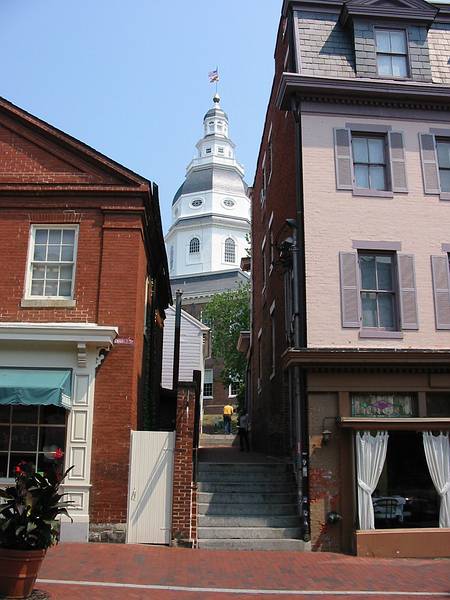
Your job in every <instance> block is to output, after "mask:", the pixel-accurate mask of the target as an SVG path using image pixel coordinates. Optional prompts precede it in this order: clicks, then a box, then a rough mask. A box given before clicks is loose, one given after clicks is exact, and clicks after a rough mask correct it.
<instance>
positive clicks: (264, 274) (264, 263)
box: [261, 236, 267, 294]
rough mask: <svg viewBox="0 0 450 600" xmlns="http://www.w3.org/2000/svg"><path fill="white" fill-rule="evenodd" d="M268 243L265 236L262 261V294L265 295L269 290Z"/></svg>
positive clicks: (262, 246) (262, 245)
mask: <svg viewBox="0 0 450 600" xmlns="http://www.w3.org/2000/svg"><path fill="white" fill-rule="evenodd" d="M266 242H267V236H264V239H263V241H262V244H261V260H262V269H261V270H262V284H263V285H262V289H261V294H265V292H266V288H267V256H266Z"/></svg>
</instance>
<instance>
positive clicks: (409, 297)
mask: <svg viewBox="0 0 450 600" xmlns="http://www.w3.org/2000/svg"><path fill="white" fill-rule="evenodd" d="M397 258H398V279H399V288H400V316H401V328H402V329H419V319H418V314H417V294H416V272H415V267H414V256H413V255H412V254H398V255H397Z"/></svg>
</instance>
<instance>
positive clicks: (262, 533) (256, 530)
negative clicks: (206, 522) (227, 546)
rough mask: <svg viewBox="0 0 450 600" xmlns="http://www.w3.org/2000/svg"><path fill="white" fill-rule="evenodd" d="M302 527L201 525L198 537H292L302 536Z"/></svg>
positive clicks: (239, 538)
mask: <svg viewBox="0 0 450 600" xmlns="http://www.w3.org/2000/svg"><path fill="white" fill-rule="evenodd" d="M301 533H302V530H301V528H300V527H199V528H198V539H199V540H206V539H227V540H229V539H238V540H242V539H246V540H248V539H258V540H262V539H264V540H266V539H269V540H273V539H283V540H285V539H292V538H297V537H300V535H301Z"/></svg>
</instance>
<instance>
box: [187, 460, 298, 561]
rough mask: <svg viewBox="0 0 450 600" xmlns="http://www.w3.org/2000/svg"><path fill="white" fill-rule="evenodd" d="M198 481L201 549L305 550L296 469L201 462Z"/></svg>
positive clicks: (198, 530)
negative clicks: (301, 537) (292, 470)
mask: <svg viewBox="0 0 450 600" xmlns="http://www.w3.org/2000/svg"><path fill="white" fill-rule="evenodd" d="M197 483H198V492H197V515H198V517H197V519H198V521H197V523H198V529H197V537H198V546H199V548H221V549H239V550H305V543H304V542H303V541H302V540H300V539H299V538H300V534H301V530H300V520H299V517H298V513H297V506H296V485H295V481H294V476H293V473H292V472H291V470H290V465H287V464H284V463H244V462H239V463H217V462H216V463H213V462H199V465H198V475H197Z"/></svg>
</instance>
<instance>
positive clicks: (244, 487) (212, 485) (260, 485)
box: [197, 481, 295, 494]
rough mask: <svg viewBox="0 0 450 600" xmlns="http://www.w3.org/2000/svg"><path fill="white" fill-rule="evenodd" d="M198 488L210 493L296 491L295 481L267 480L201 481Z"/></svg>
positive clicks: (284, 492) (285, 492)
mask: <svg viewBox="0 0 450 600" xmlns="http://www.w3.org/2000/svg"><path fill="white" fill-rule="evenodd" d="M197 490H198V491H199V492H210V493H216V492H217V493H224V494H226V493H234V492H239V493H247V492H248V493H257V494H271V493H274V494H276V493H277V492H280V493H283V494H287V493H289V492H293V491H295V487H294V484H293V482H281V481H277V482H276V483H271V482H270V481H267V482H251V483H246V482H244V483H241V482H236V483H230V482H227V483H221V482H217V481H199V482H198V484H197Z"/></svg>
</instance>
